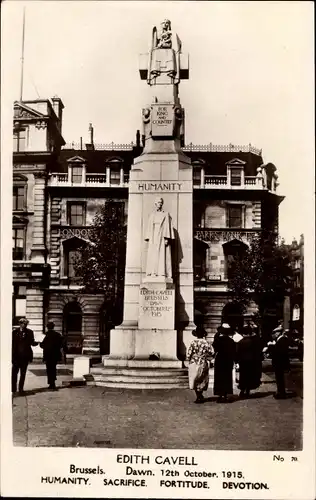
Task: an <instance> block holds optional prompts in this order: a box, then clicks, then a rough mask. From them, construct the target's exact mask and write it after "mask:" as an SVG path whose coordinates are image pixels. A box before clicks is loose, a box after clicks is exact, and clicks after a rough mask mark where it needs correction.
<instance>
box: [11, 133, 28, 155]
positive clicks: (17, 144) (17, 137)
mask: <svg viewBox="0 0 316 500" xmlns="http://www.w3.org/2000/svg"><path fill="white" fill-rule="evenodd" d="M25 150H26V129H19V130H15V131H14V132H13V151H14V152H15V153H19V152H22V151H25Z"/></svg>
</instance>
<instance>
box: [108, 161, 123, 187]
mask: <svg viewBox="0 0 316 500" xmlns="http://www.w3.org/2000/svg"><path fill="white" fill-rule="evenodd" d="M123 166H124V161H123V160H122V158H119V157H112V158H108V159H107V161H106V175H107V181H110V185H111V186H115V185H116V186H119V185H123V183H124V168H123Z"/></svg>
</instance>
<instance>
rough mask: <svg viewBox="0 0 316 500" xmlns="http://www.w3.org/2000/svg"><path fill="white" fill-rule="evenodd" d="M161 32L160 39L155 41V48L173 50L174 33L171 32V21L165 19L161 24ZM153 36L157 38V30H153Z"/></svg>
mask: <svg viewBox="0 0 316 500" xmlns="http://www.w3.org/2000/svg"><path fill="white" fill-rule="evenodd" d="M160 26H161V31H160V34H159V38H157V40H154V46H156V47H157V48H158V49H171V48H172V31H171V22H170V21H169V19H165V20H164V21H162V23H161V24H160ZM153 36H154V37H155V36H157V29H156V28H154V29H153Z"/></svg>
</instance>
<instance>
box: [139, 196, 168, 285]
mask: <svg viewBox="0 0 316 500" xmlns="http://www.w3.org/2000/svg"><path fill="white" fill-rule="evenodd" d="M162 207H163V199H162V198H158V199H157V200H156V201H155V209H154V211H153V212H152V213H151V215H150V216H149V220H148V226H147V231H146V233H145V238H144V239H145V241H148V250H147V263H146V276H147V277H152V278H157V277H160V278H163V279H165V278H172V258H171V246H170V243H171V240H173V239H174V237H175V236H174V228H173V226H172V219H171V215H170V214H169V212H164V210H163V209H162Z"/></svg>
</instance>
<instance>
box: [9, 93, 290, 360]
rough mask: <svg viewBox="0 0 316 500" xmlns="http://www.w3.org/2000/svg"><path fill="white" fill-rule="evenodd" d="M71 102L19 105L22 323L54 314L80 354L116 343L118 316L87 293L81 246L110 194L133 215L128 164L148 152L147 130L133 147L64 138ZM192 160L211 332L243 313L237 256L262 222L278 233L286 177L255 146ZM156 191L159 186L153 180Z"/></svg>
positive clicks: (199, 259) (17, 284) (199, 306)
mask: <svg viewBox="0 0 316 500" xmlns="http://www.w3.org/2000/svg"><path fill="white" fill-rule="evenodd" d="M62 110H63V103H62V101H61V100H60V99H59V98H57V97H55V98H53V99H51V100H37V101H23V102H16V103H15V105H14V128H13V134H14V152H13V271H14V272H13V323H14V324H16V322H17V320H18V318H19V317H21V316H27V318H28V319H29V321H30V327H31V328H32V329H33V330H34V332H35V334H36V337H37V338H41V335H42V332H43V330H44V328H45V326H46V324H47V322H48V321H54V323H55V328H56V329H57V330H59V331H61V332H63V335H64V336H65V339H66V342H67V345H68V350H69V352H72V353H74V354H75V353H77V354H79V353H86V354H98V353H100V345H101V351H102V353H105V354H106V353H107V351H108V349H109V340H108V337H107V336H108V332H109V328H110V327H111V326H113V325H114V324H115V323H117V321H118V319H117V318H118V317H119V314H118V315H116V316H117V317H116V319H115V318H113V311H109V310H106V305H105V303H104V297H103V296H102V295H101V294H93V295H92V294H82V293H80V287H79V286H78V283H77V282H76V276H75V270H74V262H75V259H76V252H78V251H79V248H80V247H81V246H82V244H83V243H84V242H86V243H87V244H88V243H89V226H90V225H91V223H92V220H93V217H94V215H95V214H96V212H97V210H98V208H99V207H100V206H102V204H104V202H105V201H108V200H111V201H113V202H116V203H117V204H118V205H117V206H118V207H119V208H120V213H122V214H123V217H124V220H125V223H126V222H127V218H128V213H127V201H128V183H129V171H130V168H131V165H132V163H133V160H134V158H136V157H137V156H139V155H140V154H141V153H142V144H141V142H142V141H141V137H140V134H139V132H137V134H136V140H135V142H134V143H130V144H113V143H111V144H103V145H96V144H94V142H93V128H92V127H91V126H90V141H89V144H85V146H83V144H74V143H72V144H65V142H64V139H63V138H62V135H61V130H62ZM183 151H184V153H185V154H186V155H187V156H189V157H190V158H191V161H192V168H193V177H194V194H193V225H194V241H193V249H194V297H195V299H194V300H195V310H196V311H197V314H199V313H200V314H202V315H203V318H204V327H205V328H206V330H207V331H208V333H209V335H210V336H213V335H214V333H215V331H216V328H217V327H218V326H219V324H220V323H221V321H222V320H223V319H224V320H226V321H230V322H231V323H234V321H235V322H236V321H238V317H239V316H240V315H239V312H238V311H236V310H235V309H234V305H233V304H232V303H231V302H230V301H229V298H228V292H227V280H228V274H229V268H230V262H231V259H233V257H234V255H235V254H236V252H237V253H239V252H242V251H243V249H244V248H246V246H247V245H248V244H249V242H250V241H251V239H252V238H253V237H254V236H255V235H256V234H258V233H260V231H262V230H263V229H266V230H269V231H274V232H278V206H279V203H280V202H281V201H282V199H283V197H282V196H279V195H278V194H277V191H278V176H277V173H276V167H275V166H274V165H273V164H272V163H268V164H264V162H263V159H262V154H261V151H260V150H258V149H256V148H254V147H253V146H251V145H247V146H234V145H232V144H229V145H226V146H216V145H213V144H208V145H203V146H198V145H193V144H188V145H183ZM144 189H150V186H144Z"/></svg>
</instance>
